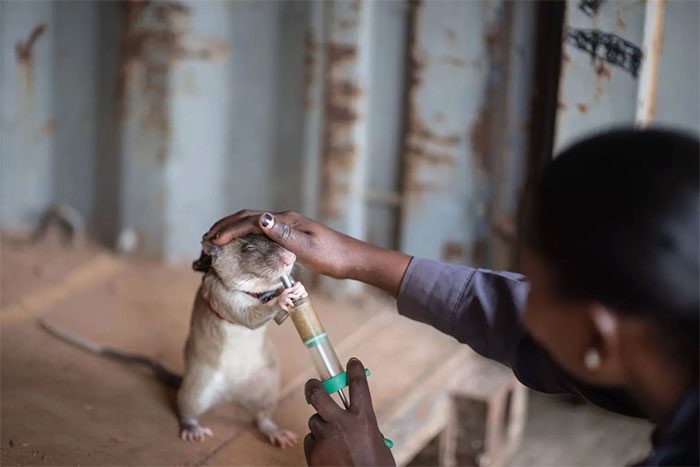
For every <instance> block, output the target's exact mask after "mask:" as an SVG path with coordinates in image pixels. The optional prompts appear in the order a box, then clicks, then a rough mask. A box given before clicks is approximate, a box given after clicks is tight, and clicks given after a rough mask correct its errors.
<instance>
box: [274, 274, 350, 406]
mask: <svg viewBox="0 0 700 467" xmlns="http://www.w3.org/2000/svg"><path fill="white" fill-rule="evenodd" d="M281 280H282V285H284V288H285V289H288V288H290V287H291V286H292V285H293V284H294V281H293V280H292V278H291V276H289V275H288V274H285V275H284V276H282V277H281ZM288 315H289V316H290V317H291V318H292V322H293V323H294V327H295V328H296V329H297V332H298V333H299V337H301V340H302V342H303V343H304V345H305V346H306V347H307V348H308V349H309V353H310V354H311V360H312V361H313V363H314V366H315V367H316V371H317V372H318V375H319V376H320V377H321V381H322V382H323V387H324V389H325V390H326V392H327V393H329V394H332V393H333V392H336V393H337V394H338V396H339V397H340V400H341V401H342V402H343V405H344V406H345V408H346V409H347V408H349V407H350V404H349V403H348V399H347V398H346V397H345V392H343V388H344V387H345V386H347V374H346V373H345V369H344V368H343V366H342V365H341V364H340V360H338V356H337V355H336V353H335V349H333V345H332V344H331V341H330V339H329V338H328V335H327V334H326V330H325V329H324V328H323V325H322V324H321V320H319V319H318V315H316V310H314V307H313V305H312V304H311V300H310V299H309V297H308V296H306V297H302V298H300V299H298V300H295V301H294V306H293V307H292V308H290V309H289V311H288ZM286 317H287V313H284V312H282V313H280V314H278V315H277V316H276V317H275V322H277V324H281V323H282V321H284V319H285V318H286Z"/></svg>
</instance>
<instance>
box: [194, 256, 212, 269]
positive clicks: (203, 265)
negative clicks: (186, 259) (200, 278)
mask: <svg viewBox="0 0 700 467" xmlns="http://www.w3.org/2000/svg"><path fill="white" fill-rule="evenodd" d="M209 268H211V256H209V255H208V254H206V253H204V252H202V254H200V255H199V259H198V260H196V261H193V262H192V269H194V270H195V271H198V272H209Z"/></svg>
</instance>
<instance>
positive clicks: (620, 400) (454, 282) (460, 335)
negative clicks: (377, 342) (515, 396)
mask: <svg viewBox="0 0 700 467" xmlns="http://www.w3.org/2000/svg"><path fill="white" fill-rule="evenodd" d="M528 291H529V285H528V283H527V280H526V279H525V277H524V276H523V275H521V274H515V273H510V272H496V271H489V270H485V269H473V268H468V267H465V266H459V265H453V264H445V263H440V262H437V261H432V260H428V259H424V258H413V260H411V263H410V265H409V266H408V269H407V270H406V274H405V275H404V278H403V281H402V283H401V288H400V290H399V295H398V309H399V313H401V314H402V315H404V316H407V317H409V318H412V319H415V320H417V321H421V322H423V323H427V324H429V325H431V326H433V327H435V328H437V329H439V330H440V331H442V332H444V333H446V334H449V335H451V336H453V337H454V338H456V339H457V340H458V341H460V342H462V343H464V344H467V345H469V346H470V347H471V348H472V349H474V350H475V351H476V352H478V353H479V354H481V355H483V356H484V357H487V358H490V359H493V360H496V361H498V362H501V363H503V364H505V365H507V366H509V367H510V368H512V370H513V372H514V373H515V376H516V377H517V378H518V379H519V380H520V381H521V382H522V383H523V384H524V385H526V386H528V387H530V388H532V389H535V390H537V391H541V392H545V393H550V394H577V395H579V396H582V397H584V398H586V399H588V400H589V401H591V402H593V403H594V404H596V405H599V406H601V407H604V408H606V409H608V410H611V411H614V412H618V413H622V414H625V415H631V416H637V417H641V416H644V415H643V413H642V412H641V410H640V409H639V408H638V407H637V406H636V404H635V403H634V402H633V401H632V400H631V398H630V397H629V396H628V395H627V394H626V393H625V392H624V391H622V390H616V389H609V388H602V387H596V386H592V385H589V384H585V383H583V382H581V381H578V380H577V379H576V378H574V377H573V376H571V375H570V374H568V373H567V372H565V371H564V370H563V369H562V368H561V367H560V366H559V365H558V364H557V363H556V362H554V360H552V358H551V357H550V356H549V354H548V353H547V352H546V351H545V350H544V349H543V348H542V347H541V346H540V345H539V344H538V343H537V342H535V341H534V340H533V339H532V338H531V337H530V335H529V334H528V333H527V332H526V331H525V329H524V327H523V322H522V315H523V312H524V311H525V305H526V301H527V294H528ZM688 400H689V401H690V402H688ZM688 400H686V402H685V405H686V406H687V405H688V404H690V406H692V405H693V401H694V407H696V408H697V391H696V390H695V391H692V393H691V394H690V395H689V398H688ZM679 409H680V408H679ZM683 413H685V414H687V415H686V416H684V415H683ZM679 417H680V418H682V419H683V420H681V425H682V426H686V427H688V429H686V430H679V431H681V432H683V433H682V434H681V433H679V434H678V435H677V436H672V437H669V436H667V435H668V433H655V435H654V441H655V442H654V454H653V455H652V457H650V458H649V459H647V461H645V464H648V465H677V464H678V463H680V464H683V463H687V461H689V460H690V461H691V463H692V462H693V460H694V462H695V464H697V458H698V457H697V456H698V455H697V450H698V447H697V433H698V431H697V429H698V428H697V420H698V418H697V417H698V416H697V410H696V411H695V413H694V414H693V412H692V408H691V410H687V409H686V410H685V411H682V413H680V414H679ZM688 417H690V418H688ZM693 417H694V418H693ZM693 426H694V428H693ZM688 430H691V431H690V432H689V431H688ZM692 430H694V433H693V431H692ZM667 431H669V430H667ZM693 436H695V438H694V439H695V445H694V446H692V445H691V446H689V445H688V439H691V438H692V437H693ZM669 438H673V439H669ZM663 439H665V440H666V442H663V441H661V440H663ZM657 440H658V442H656V441H657ZM679 455H680V457H679ZM688 456H690V457H688ZM689 465H694V464H689Z"/></svg>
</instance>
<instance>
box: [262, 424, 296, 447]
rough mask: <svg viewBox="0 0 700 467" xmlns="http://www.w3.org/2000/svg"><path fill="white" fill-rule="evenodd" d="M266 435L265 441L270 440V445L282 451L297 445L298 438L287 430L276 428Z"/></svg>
mask: <svg viewBox="0 0 700 467" xmlns="http://www.w3.org/2000/svg"><path fill="white" fill-rule="evenodd" d="M266 434H267V439H269V440H270V443H272V444H273V445H274V446H278V447H280V448H282V449H284V448H290V447H292V446H294V445H295V444H297V441H298V440H299V438H297V435H296V434H294V433H293V432H291V431H289V430H284V429H282V428H278V429H276V430H274V431H271V432H269V433H266Z"/></svg>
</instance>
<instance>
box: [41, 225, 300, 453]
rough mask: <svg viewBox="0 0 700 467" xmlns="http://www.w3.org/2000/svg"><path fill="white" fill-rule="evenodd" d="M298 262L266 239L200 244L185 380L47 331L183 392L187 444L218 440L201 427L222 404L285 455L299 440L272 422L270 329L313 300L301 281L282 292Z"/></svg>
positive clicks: (148, 362)
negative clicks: (279, 317) (246, 415)
mask: <svg viewBox="0 0 700 467" xmlns="http://www.w3.org/2000/svg"><path fill="white" fill-rule="evenodd" d="M295 261H296V256H295V255H294V254H293V253H292V252H290V251H288V250H286V249H284V248H283V247H281V246H280V245H278V244H277V243H275V242H273V241H272V240H270V239H268V238H267V237H266V236H263V235H247V236H244V237H241V238H236V239H234V240H232V241H231V242H229V243H227V244H226V245H223V246H216V245H213V244H211V243H209V242H206V241H204V242H203V243H202V253H201V255H200V258H199V259H198V260H197V261H195V262H194V263H193V265H192V267H193V269H194V270H196V271H200V272H203V273H204V276H203V277H202V282H201V285H200V286H199V289H198V290H197V293H196V296H195V300H194V304H193V307H192V317H191V320H190V330H189V334H188V336H187V341H186V343H185V352H184V353H185V372H184V375H183V376H182V377H180V376H179V375H176V374H174V373H172V372H170V371H169V370H167V369H166V368H164V367H163V366H162V365H161V364H160V363H158V362H157V361H154V360H152V359H150V358H147V357H144V356H140V355H133V354H129V353H126V352H120V351H117V350H114V349H110V348H107V347H104V346H101V345H99V344H96V343H93V342H90V341H88V340H86V339H83V338H80V337H76V336H73V335H71V334H69V333H67V332H65V331H63V330H61V329H59V328H57V327H56V326H54V325H52V324H50V323H48V322H47V321H46V320H42V321H41V324H42V326H43V327H44V329H46V330H47V331H49V332H50V333H51V334H53V335H54V336H56V337H59V338H60V339H62V340H64V341H67V342H68V343H70V344H72V345H74V346H77V347H80V348H82V349H83V350H87V351H89V352H92V353H95V354H98V355H102V356H105V357H108V358H112V359H115V360H117V361H120V362H123V363H136V364H141V365H144V366H147V367H149V368H150V369H151V370H152V371H153V372H154V374H155V375H156V376H157V377H158V378H159V379H160V380H161V381H162V382H164V383H165V384H167V385H168V386H170V387H175V388H177V389H178V393H177V411H178V417H179V422H180V437H181V438H182V439H183V440H186V441H198V442H201V441H204V439H205V438H206V437H207V436H212V435H213V432H212V430H211V429H209V428H207V427H205V426H202V425H201V424H200V423H199V418H200V416H201V415H202V414H204V413H205V412H206V411H207V410H209V409H210V408H212V407H213V406H215V405H216V404H218V403H220V402H226V401H234V402H237V403H239V404H241V405H242V406H243V407H244V408H246V409H247V410H249V411H250V412H251V413H252V414H253V415H254V417H255V422H256V425H257V428H258V429H259V430H260V432H262V433H263V434H264V435H265V436H266V437H267V438H268V440H269V441H270V442H271V443H272V444H274V445H276V446H279V447H282V448H285V447H289V446H293V445H294V444H296V443H297V436H296V435H295V434H294V433H292V432H291V431H288V430H285V429H282V428H280V427H279V426H277V424H276V423H275V422H273V421H272V412H273V411H274V408H275V406H276V403H277V398H278V394H279V386H280V371H279V363H278V360H277V353H276V351H275V348H274V346H273V344H272V342H271V341H270V340H269V338H268V337H267V326H266V324H267V323H268V322H269V321H270V320H271V319H272V318H273V317H274V316H275V315H276V314H277V313H279V312H280V311H281V310H286V309H287V308H288V307H290V306H292V305H293V302H294V300H297V299H299V298H302V297H304V296H306V295H307V293H306V290H305V289H304V286H303V285H302V284H301V282H295V283H294V285H293V286H292V287H290V288H288V289H283V288H281V287H279V283H280V282H279V278H280V277H281V276H282V275H284V274H289V273H290V272H291V270H292V268H293V267H294V262H295Z"/></svg>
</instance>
